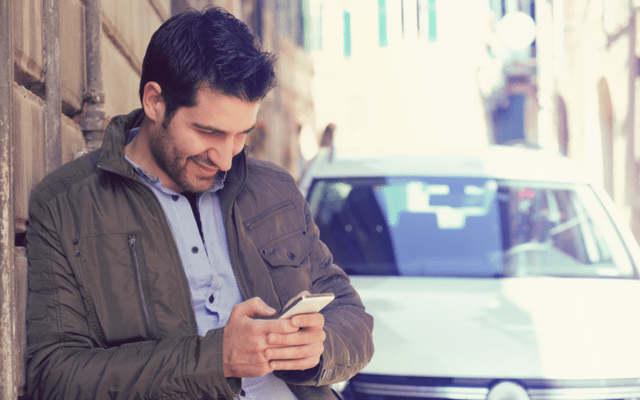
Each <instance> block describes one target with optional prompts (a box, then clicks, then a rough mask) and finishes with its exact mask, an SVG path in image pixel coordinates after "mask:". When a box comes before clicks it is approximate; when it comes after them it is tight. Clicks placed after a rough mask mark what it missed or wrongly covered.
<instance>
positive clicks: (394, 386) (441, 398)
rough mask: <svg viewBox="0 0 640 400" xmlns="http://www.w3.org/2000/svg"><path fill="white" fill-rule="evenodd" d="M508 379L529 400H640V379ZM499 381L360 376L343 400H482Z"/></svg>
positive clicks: (347, 389)
mask: <svg viewBox="0 0 640 400" xmlns="http://www.w3.org/2000/svg"><path fill="white" fill-rule="evenodd" d="M508 380H510V381H512V382H517V383H518V384H520V385H521V386H522V387H524V388H525V389H526V391H527V393H528V394H529V398H530V399H531V400H640V379H615V380H542V379H536V380H532V379H508ZM500 381H501V379H476V378H473V379H458V378H456V379H451V378H421V377H395V376H394V377H392V376H384V375H373V374H360V375H357V376H356V377H355V378H353V379H352V380H351V381H350V382H349V384H348V385H347V387H346V389H345V391H344V392H343V393H342V395H343V396H344V398H345V400H400V399H427V400H485V399H486V397H487V395H488V394H489V390H490V388H491V387H492V386H493V385H494V384H496V383H498V382H500Z"/></svg>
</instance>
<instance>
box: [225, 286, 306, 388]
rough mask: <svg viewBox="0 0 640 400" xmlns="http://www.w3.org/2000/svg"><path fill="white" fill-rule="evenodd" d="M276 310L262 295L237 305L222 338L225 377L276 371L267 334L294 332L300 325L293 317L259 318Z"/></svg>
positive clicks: (258, 374)
mask: <svg viewBox="0 0 640 400" xmlns="http://www.w3.org/2000/svg"><path fill="white" fill-rule="evenodd" d="M275 312H276V310H274V309H273V308H271V307H269V306H268V305H267V304H266V303H265V302H264V301H262V299H260V298H258V297H254V298H252V299H249V300H247V301H244V302H242V303H238V304H236V305H235V306H234V307H233V310H232V311H231V316H230V317H229V322H228V323H227V325H226V326H225V328H224V334H223V339H222V360H223V367H224V376H225V377H238V378H240V377H253V376H263V375H266V374H268V373H269V372H272V371H273V368H272V367H271V366H270V365H269V359H268V358H267V356H266V354H265V351H266V350H267V348H268V347H269V345H268V344H267V335H269V334H271V333H277V334H282V335H285V334H291V333H293V332H297V331H298V330H299V329H300V328H298V327H297V326H295V325H293V324H292V322H291V320H284V319H283V320H279V319H272V320H269V319H255V318H256V317H258V318H259V317H269V316H272V315H273V314H275Z"/></svg>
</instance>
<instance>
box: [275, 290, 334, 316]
mask: <svg viewBox="0 0 640 400" xmlns="http://www.w3.org/2000/svg"><path fill="white" fill-rule="evenodd" d="M334 298H335V295H334V294H333V293H309V291H307V290H303V291H302V292H300V293H298V294H297V295H295V296H293V297H292V298H291V300H289V301H288V302H287V304H285V305H284V307H282V311H280V314H279V316H278V319H287V318H291V317H293V316H294V315H298V314H308V313H316V312H319V311H320V310H322V309H323V308H324V307H325V306H326V305H327V304H329V303H331V302H332V301H333V299H334Z"/></svg>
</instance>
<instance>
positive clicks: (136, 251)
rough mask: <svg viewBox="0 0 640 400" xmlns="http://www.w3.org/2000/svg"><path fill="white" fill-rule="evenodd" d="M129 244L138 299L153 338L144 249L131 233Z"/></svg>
mask: <svg viewBox="0 0 640 400" xmlns="http://www.w3.org/2000/svg"><path fill="white" fill-rule="evenodd" d="M127 243H128V245H129V250H130V252H131V260H132V262H133V269H134V271H135V274H136V287H137V289H138V299H139V300H140V309H141V311H142V317H143V318H144V325H145V327H146V333H147V336H150V337H153V336H154V331H155V326H154V325H155V324H154V323H153V322H152V319H151V317H150V315H151V313H150V312H149V306H148V302H147V295H146V292H148V289H147V284H146V282H147V281H146V275H143V274H144V273H145V270H144V269H143V268H144V264H143V262H144V257H142V248H141V246H140V245H139V244H138V236H137V235H136V234H135V233H129V234H128V235H127Z"/></svg>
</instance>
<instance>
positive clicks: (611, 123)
mask: <svg viewBox="0 0 640 400" xmlns="http://www.w3.org/2000/svg"><path fill="white" fill-rule="evenodd" d="M210 5H215V6H221V7H224V8H226V9H228V10H229V11H231V12H232V13H233V14H235V15H236V16H238V17H239V18H241V19H242V20H244V21H245V22H246V23H247V24H248V25H249V27H250V28H251V29H252V30H253V31H254V33H255V34H256V35H257V37H258V38H259V39H260V41H261V42H262V43H263V46H264V48H265V49H266V50H268V51H271V52H273V53H275V54H276V55H277V57H278V64H277V74H278V81H279V85H278V87H277V88H276V89H275V90H273V91H272V92H271V93H270V94H269V96H268V97H267V99H266V100H265V103H264V105H263V108H262V110H261V114H260V117H259V124H258V129H256V132H255V134H254V136H253V137H252V139H251V144H250V146H251V147H250V151H251V152H252V154H253V155H254V156H256V157H259V158H262V159H267V160H270V161H273V162H275V163H277V164H279V165H281V166H283V167H285V168H287V169H288V170H289V171H291V173H292V174H293V175H294V176H295V177H299V176H300V175H301V173H302V171H303V170H304V167H305V165H306V164H307V163H308V162H309V160H311V159H312V158H313V157H314V155H315V154H316V153H317V151H318V149H319V147H320V145H321V143H322V142H324V143H323V144H327V142H329V141H328V140H326V139H327V138H329V137H332V138H333V143H334V144H335V145H336V146H339V147H342V148H349V149H355V150H358V149H363V150H365V149H366V150H367V151H372V150H374V151H375V150H376V149H388V148H393V147H395V148H397V149H400V150H402V149H405V148H406V149H414V150H415V149H421V148H430V147H436V146H460V147H481V146H486V145H488V144H511V145H523V144H524V145H527V146H535V147H541V148H544V149H549V150H552V151H556V152H559V153H561V154H564V155H566V156H568V157H570V158H573V159H575V160H578V161H580V162H582V163H583V164H584V165H585V166H586V168H587V169H588V172H589V174H590V175H591V176H592V177H593V180H594V181H595V182H597V183H599V184H601V185H602V186H603V187H604V188H605V189H606V191H607V192H608V193H609V194H610V195H611V196H612V198H613V199H614V202H615V204H616V206H617V209H618V211H619V213H620V214H621V215H622V217H623V219H624V221H627V222H628V223H629V225H630V227H631V228H632V230H633V232H634V233H635V235H636V237H638V235H640V202H639V201H638V200H636V199H637V197H638V190H639V185H638V166H639V165H640V164H638V160H640V140H637V139H636V138H637V137H638V136H640V120H639V118H638V117H639V115H638V110H640V108H639V107H638V100H637V97H638V95H640V85H639V84H640V80H639V79H638V55H639V54H640V48H639V46H640V45H639V44H638V40H637V35H638V27H637V16H638V12H639V11H640V2H637V1H634V0H565V1H561V0H263V1H261V0H242V1H241V0H219V1H204V0H135V1H129V0H59V1H57V0H22V1H14V0H2V1H0V30H1V31H2V33H1V34H0V88H1V90H0V187H1V189H0V206H1V207H0V208H1V210H2V217H1V220H2V224H1V227H0V239H1V242H0V268H1V269H0V271H1V272H2V274H1V276H0V285H1V286H2V292H1V296H2V303H1V304H2V323H1V324H0V340H1V341H2V342H1V343H0V348H2V354H1V355H2V358H1V360H0V361H1V363H0V375H1V376H0V382H1V383H0V385H1V386H0V387H1V390H2V394H0V397H1V398H7V399H9V398H16V397H17V396H18V395H19V393H20V387H21V385H22V382H23V378H22V375H21V371H22V361H21V360H22V346H23V341H24V328H23V327H22V324H21V323H18V321H23V318H24V300H23V299H24V293H25V290H26V258H25V254H24V246H25V231H26V226H27V220H28V218H27V201H28V196H29V192H30V190H31V189H32V188H33V186H34V185H35V184H36V183H37V182H38V181H39V180H40V179H42V177H44V175H45V174H46V173H48V172H50V171H51V170H53V169H55V168H56V167H57V166H59V165H60V164H62V163H64V162H67V161H69V160H71V159H73V158H75V157H77V156H79V155H81V154H84V153H86V152H87V151H90V150H92V149H95V148H97V147H98V146H99V145H100V143H101V139H102V130H103V128H104V126H105V124H106V123H107V122H108V120H109V119H110V118H111V117H113V116H115V115H117V114H121V113H127V112H129V111H130V110H131V109H133V108H136V107H139V99H138V94H137V90H138V81H139V76H140V69H141V65H142V57H143V55H144V51H145V48H146V44H147V42H148V40H149V38H150V36H151V34H152V33H153V31H154V30H155V29H156V28H157V27H158V26H159V25H160V24H161V23H162V22H163V21H165V20H166V19H168V18H169V17H170V16H171V15H173V14H175V13H177V12H180V11H182V10H185V9H188V8H198V9H199V8H202V7H205V6H210ZM325 132H327V133H325ZM323 136H324V139H325V140H323ZM540 167H544V166H540ZM15 343H21V345H20V346H15V345H14V344H15Z"/></svg>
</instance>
